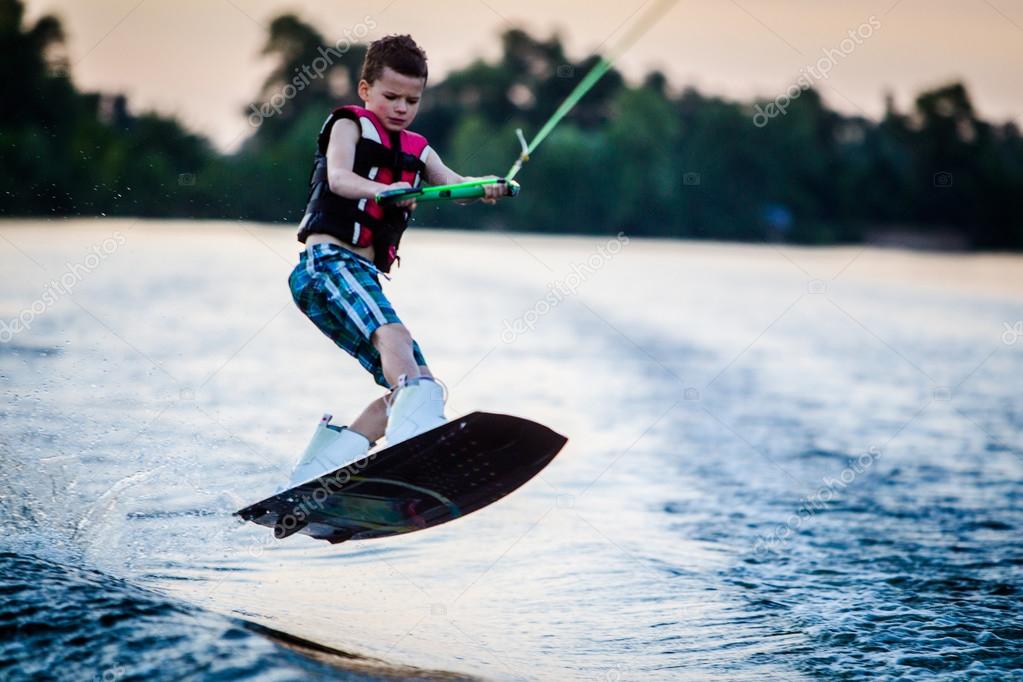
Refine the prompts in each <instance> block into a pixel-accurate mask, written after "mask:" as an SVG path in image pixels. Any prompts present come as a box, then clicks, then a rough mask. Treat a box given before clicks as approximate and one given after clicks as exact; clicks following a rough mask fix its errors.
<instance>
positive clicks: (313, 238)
mask: <svg viewBox="0 0 1023 682" xmlns="http://www.w3.org/2000/svg"><path fill="white" fill-rule="evenodd" d="M311 244H337V245H338V246H340V247H343V248H345V249H348V250H349V251H351V252H353V253H357V254H359V255H360V256H362V257H363V258H365V259H366V260H368V261H370V262H372V261H373V256H374V253H373V245H372V244H371V245H369V246H355V245H354V244H345V243H344V242H343V241H341V240H340V239H338V238H337V237H332V236H331V235H329V234H320V233H318V232H315V233H313V234H311V235H309V236H308V237H306V239H305V245H306V246H309V245H311Z"/></svg>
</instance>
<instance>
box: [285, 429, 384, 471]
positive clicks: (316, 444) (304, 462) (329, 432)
mask: <svg viewBox="0 0 1023 682" xmlns="http://www.w3.org/2000/svg"><path fill="white" fill-rule="evenodd" d="M330 420H331V415H329V414H325V415H323V418H322V419H320V423H319V424H317V425H316V431H315V432H314V433H313V437H312V440H310V441H309V445H308V446H307V447H306V449H305V452H304V453H302V457H300V458H299V460H298V464H296V465H295V468H294V470H292V472H291V487H294V486H296V485H298V484H299V483H305V482H306V481H311V480H312V479H314V478H317V477H319V476H322V475H324V474H329V473H330V472H332V471H334V470H335V469H340V468H341V467H342V466H344V465H345V464H349V463H351V462H354V461H356V460H358V459H362V458H363V457H365V456H366V454H367V453H368V452H369V448H370V445H371V443H370V442H369V440H368V439H367V438H366V437H365V436H363V435H362V434H361V433H358V432H356V431H352V430H351V429H349V428H348V427H347V426H335V425H333V424H331V423H330Z"/></svg>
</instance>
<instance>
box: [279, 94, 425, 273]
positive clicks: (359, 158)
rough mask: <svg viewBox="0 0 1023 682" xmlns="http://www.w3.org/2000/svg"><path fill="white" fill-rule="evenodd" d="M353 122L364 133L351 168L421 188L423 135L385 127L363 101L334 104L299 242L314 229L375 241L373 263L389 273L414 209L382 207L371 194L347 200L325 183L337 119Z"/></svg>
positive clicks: (361, 242) (320, 141)
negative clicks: (331, 141) (328, 154)
mask: <svg viewBox="0 0 1023 682" xmlns="http://www.w3.org/2000/svg"><path fill="white" fill-rule="evenodd" d="M342 118H347V119H351V120H352V121H355V123H356V125H358V126H359V129H360V130H361V132H362V136H361V137H360V138H359V142H358V144H357V145H356V146H355V163H354V164H353V166H352V170H353V171H354V172H355V173H356V174H358V175H361V176H362V177H364V178H369V179H370V180H373V181H375V182H379V183H382V184H385V185H389V184H391V183H392V182H403V181H404V182H407V183H409V184H410V185H412V186H413V187H418V186H419V184H420V177H421V176H422V174H423V172H424V171H425V169H426V163H425V162H426V157H427V156H428V155H429V153H430V147H429V145H428V144H427V142H426V138H425V137H423V136H422V135H418V134H416V133H413V132H410V131H408V130H402V131H400V132H393V131H389V130H387V129H386V128H385V127H384V125H383V124H382V123H381V122H380V119H378V118H377V117H376V115H375V114H374V113H373V112H371V111H369V110H368V109H364V108H362V107H360V106H355V105H348V106H344V107H339V108H337V109H335V110H334V111H333V112H332V113H331V114H330V116H328V117H327V121H326V122H325V123H324V124H323V128H322V129H320V135H319V138H318V139H317V143H316V158H315V160H314V161H313V172H312V176H311V177H310V180H309V202H308V204H307V205H306V209H305V216H304V217H303V218H302V223H301V224H300V225H299V227H298V241H300V242H302V243H303V244H304V243H305V240H306V238H307V237H308V236H309V235H310V234H313V233H322V234H329V235H331V236H333V237H337V238H338V239H340V240H341V241H343V242H345V243H347V244H353V245H355V246H369V245H370V244H372V245H373V251H374V260H373V263H374V264H375V265H376V266H377V268H378V269H379V270H380V271H381V272H390V270H391V264H392V263H394V261H396V260H397V261H399V264H400V260H401V259H400V258H399V257H398V243H399V242H400V241H401V235H402V233H403V232H404V231H405V228H406V227H408V221H409V216H410V213H411V212H410V211H409V210H408V209H405V208H400V207H398V206H380V205H379V204H377V202H375V201H374V200H372V199H348V198H346V197H342V196H340V195H338V194H334V193H333V192H331V191H330V185H329V184H328V182H327V145H328V143H329V142H330V131H331V130H332V129H333V127H334V123H336V122H337V121H338V119H342Z"/></svg>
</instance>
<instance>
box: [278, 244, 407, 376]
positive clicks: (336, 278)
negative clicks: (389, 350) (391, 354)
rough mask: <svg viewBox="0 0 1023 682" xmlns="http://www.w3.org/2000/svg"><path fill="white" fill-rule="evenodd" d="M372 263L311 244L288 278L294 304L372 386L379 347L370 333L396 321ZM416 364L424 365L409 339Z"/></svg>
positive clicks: (332, 246)
mask: <svg viewBox="0 0 1023 682" xmlns="http://www.w3.org/2000/svg"><path fill="white" fill-rule="evenodd" d="M377 272H378V270H377V268H376V266H375V265H373V263H372V262H370V261H369V260H367V259H365V258H363V257H362V256H360V255H358V254H357V253H354V252H352V251H350V250H348V249H346V248H344V247H342V246H338V245H337V244H327V243H320V244H313V245H312V246H310V247H307V248H306V249H305V250H304V251H302V253H301V255H300V256H299V260H298V265H296V266H295V269H294V270H292V271H291V276H290V277H288V286H290V287H291V297H292V298H293V299H294V300H295V305H297V306H298V308H299V310H301V311H302V312H303V313H305V315H306V317H308V318H309V319H310V320H312V321H313V324H315V325H316V326H317V327H318V328H319V329H320V331H322V332H323V333H324V334H326V335H327V336H328V337H330V340H331V341H333V342H334V343H336V344H337V345H338V346H340V347H341V348H343V349H344V350H345V351H346V352H348V354H349V355H351V356H352V357H354V358H355V359H356V360H358V361H359V364H361V365H362V366H363V367H365V368H366V371H368V372H369V373H370V374H372V375H373V378H374V379H375V380H376V382H377V384H379V385H380V386H383V387H385V388H391V386H389V385H388V383H387V379H386V378H384V371H383V367H382V366H381V364H380V351H378V350H377V349H376V348H374V347H373V344H372V343H371V342H370V336H371V335H372V334H373V332H374V331H376V329H377V327H379V326H380V325H383V324H391V323H394V324H401V320H400V319H398V316H397V314H395V312H394V308H393V307H391V304H390V302H389V301H388V300H387V297H386V296H384V292H383V289H381V288H380V280H379V278H378V277H377ZM412 355H413V357H414V358H415V361H416V364H417V365H420V366H422V365H425V364H426V359H425V358H424V357H423V353H422V351H421V350H420V349H419V344H418V343H417V342H416V341H414V340H413V341H412Z"/></svg>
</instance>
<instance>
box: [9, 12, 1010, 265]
mask: <svg viewBox="0 0 1023 682" xmlns="http://www.w3.org/2000/svg"><path fill="white" fill-rule="evenodd" d="M500 39H501V43H502V55H501V57H500V58H499V59H498V60H497V61H494V62H487V61H483V60H476V61H474V62H472V63H470V64H468V65H467V66H465V67H464V68H462V69H459V70H457V71H454V72H452V73H450V74H448V75H447V76H446V77H445V78H444V79H443V80H441V81H439V82H431V83H429V84H428V88H427V91H426V93H425V95H424V98H423V104H422V107H421V109H420V113H419V116H418V117H417V119H416V121H415V122H414V124H413V126H412V127H413V129H414V130H416V131H417V132H420V133H422V134H424V135H425V136H426V137H427V138H428V139H429V140H430V142H431V144H432V146H434V147H435V148H436V149H437V150H438V151H439V152H440V153H441V154H442V156H443V157H444V159H445V162H446V163H447V164H448V165H449V166H451V167H452V168H455V169H456V170H458V171H459V172H462V173H464V174H468V175H483V174H498V175H500V174H503V173H504V172H505V171H506V170H507V169H508V167H509V166H510V165H511V163H512V161H514V159H515V158H516V156H517V154H518V152H519V148H518V142H517V140H516V137H515V134H514V131H515V129H516V128H522V129H523V130H524V131H525V132H526V135H527V137H529V135H530V134H531V133H533V132H535V131H536V130H538V129H539V127H540V126H541V125H543V123H544V122H545V121H546V119H547V117H548V116H549V115H550V114H551V113H552V112H553V110H554V108H556V107H557V105H558V104H559V103H560V102H561V101H562V100H563V99H564V97H565V96H566V95H567V94H568V93H569V92H570V91H571V90H572V88H574V87H575V85H576V84H577V83H578V82H579V80H580V79H581V78H582V77H583V76H584V75H585V74H586V72H587V71H589V69H590V68H591V67H592V66H593V65H594V64H595V63H596V62H597V60H598V57H596V56H590V57H587V58H585V59H582V60H578V61H577V60H573V59H571V58H570V57H568V56H567V55H566V54H565V53H564V49H563V46H562V43H561V40H560V38H559V37H558V36H557V35H554V36H551V37H549V38H547V39H539V38H536V37H533V36H531V35H529V34H528V33H527V32H525V31H523V30H520V29H508V30H506V31H504V33H503V34H502V35H501V36H500ZM64 41H65V32H64V29H63V26H62V24H61V22H60V21H59V19H57V18H55V17H52V16H46V17H43V18H41V19H39V20H37V21H36V22H35V23H34V24H33V25H31V26H29V25H26V23H25V20H24V16H23V6H22V3H21V0H0V84H2V86H3V92H5V93H8V96H7V97H5V99H6V100H7V101H6V102H5V105H4V107H3V108H0V149H2V150H3V151H2V153H0V183H2V185H0V215H3V216H40V215H42V216H77V215H109V216H114V215H132V216H151V217H185V218H219V219H238V220H255V221H266V222H273V223H286V224H294V223H296V222H297V221H298V220H300V219H301V215H302V211H303V208H304V203H305V198H306V191H307V183H308V179H309V170H310V166H311V161H312V154H313V150H314V144H315V139H316V135H317V132H318V131H319V128H320V126H321V125H322V123H323V120H324V119H325V117H326V115H327V114H328V113H329V111H330V110H331V109H332V108H333V107H335V106H338V105H339V104H344V103H358V102H357V99H356V97H355V88H356V83H357V82H358V75H359V69H360V67H361V64H362V59H363V56H364V55H365V45H362V44H358V43H348V42H347V41H346V42H345V44H344V46H343V49H341V48H342V46H341V44H340V43H338V44H329V43H327V42H326V41H325V40H324V37H323V36H322V35H321V34H320V33H319V32H318V31H317V30H316V29H315V28H313V27H312V26H310V25H309V24H307V23H305V22H303V21H302V20H301V19H300V18H298V17H296V16H294V15H283V16H280V17H278V18H277V19H275V20H274V21H273V22H272V23H271V25H270V27H269V32H268V35H267V40H266V43H265V46H264V50H263V51H264V54H265V55H268V56H270V57H271V58H273V60H274V62H275V64H276V66H275V68H274V69H273V70H272V72H271V73H270V75H269V76H268V77H267V79H266V81H265V83H264V84H263V87H262V89H261V91H260V92H259V93H256V94H255V97H254V98H253V101H252V104H251V105H250V106H249V107H246V108H245V110H244V111H242V112H239V113H240V114H241V115H242V116H244V117H245V119H246V120H247V121H248V122H249V127H250V129H251V133H249V134H248V135H247V137H246V138H245V140H244V142H243V144H242V145H241V146H240V148H239V149H238V150H237V151H236V152H233V153H231V154H222V153H219V152H218V151H217V150H216V149H215V148H214V147H213V145H212V144H211V143H210V142H209V141H208V140H207V139H205V138H204V137H203V136H201V135H198V134H195V133H193V132H190V131H188V130H186V129H185V128H184V127H183V126H182V125H181V124H180V123H178V122H177V121H176V120H175V119H173V118H171V117H167V116H163V115H159V114H156V113H145V114H139V115H136V114H133V113H131V111H130V109H129V107H128V103H127V101H126V100H125V98H124V97H123V96H119V95H103V94H98V93H83V92H80V91H78V90H77V89H76V87H75V86H74V84H73V81H72V78H71V73H70V69H69V66H68V64H67V60H66V57H65V56H64ZM770 106H771V102H765V101H753V102H735V101H729V100H726V99H723V98H719V97H712V96H707V95H704V94H702V93H700V92H698V91H696V90H695V89H692V88H688V89H685V90H683V91H681V92H676V91H674V90H673V89H672V87H671V86H670V84H669V82H668V80H667V78H666V77H665V76H664V74H662V73H660V72H657V71H654V72H651V73H649V74H647V76H646V77H645V78H644V79H643V80H642V82H641V83H639V84H629V83H627V82H626V81H625V79H624V78H623V77H622V75H621V74H620V73H619V72H618V71H617V70H615V69H611V70H610V71H609V72H608V73H607V74H606V75H605V76H604V78H603V79H602V80H601V81H599V82H598V84H597V85H596V87H595V88H594V89H593V90H592V91H590V92H589V93H588V94H587V95H586V97H584V98H583V99H582V100H581V101H580V102H579V104H578V105H577V106H576V108H575V109H574V110H573V111H572V112H571V113H570V114H569V115H568V116H567V117H566V119H565V120H564V121H563V122H562V124H561V125H560V126H559V127H557V128H556V129H555V130H554V132H553V133H552V134H551V136H550V137H549V138H548V139H547V140H546V141H545V142H544V144H543V145H541V147H540V148H539V149H538V150H537V152H536V153H535V154H534V157H533V159H531V160H530V161H529V162H528V163H527V164H526V166H525V168H524V169H523V170H522V172H521V173H520V174H519V176H518V179H519V180H520V181H521V183H522V186H523V191H522V193H521V194H520V195H519V197H517V198H516V199H515V200H512V201H506V202H502V203H501V204H499V206H498V208H496V209H495V208H491V207H478V206H470V207H458V206H454V205H450V204H423V205H420V207H419V209H417V211H416V216H415V225H416V226H445V227H458V228H463V229H507V230H523V231H538V232H546V233H551V232H559V233H579V234H608V235H610V234H617V233H618V231H620V230H624V231H626V232H627V233H628V234H630V235H637V236H657V237H687V238H707V239H728V240H770V241H786V242H794V243H807V244H832V243H845V242H857V241H862V240H864V239H866V238H868V237H870V236H871V235H875V234H878V233H881V234H883V233H885V232H886V231H888V232H894V231H910V232H912V233H914V234H918V235H923V236H925V237H926V236H927V235H932V236H935V237H938V236H947V235H953V236H954V237H956V239H957V240H958V241H959V242H960V243H962V244H964V245H966V246H969V247H971V248H978V249H979V248H983V249H1021V248H1023V191H1020V190H1021V189H1023V138H1021V135H1020V131H1019V128H1018V127H1017V126H1016V125H1015V124H1014V123H1011V122H1010V123H1003V124H996V123H991V122H987V121H984V120H982V119H981V118H980V117H979V116H978V115H977V113H976V112H975V111H974V108H973V105H972V103H971V100H970V97H969V93H968V91H967V89H966V87H965V86H964V85H962V84H960V83H951V84H949V85H947V86H944V87H940V88H936V89H934V90H931V91H928V92H924V93H922V94H921V95H919V96H918V97H917V98H916V100H915V102H914V104H913V107H912V109H911V110H910V111H907V112H900V111H898V110H897V108H896V107H895V105H894V104H893V103H892V100H891V98H889V99H888V100H887V106H886V111H885V114H884V115H883V117H882V118H881V119H880V120H879V121H873V120H870V119H868V118H865V117H861V116H850V115H843V114H841V113H838V112H835V111H832V110H830V109H829V108H828V107H827V106H826V105H825V104H824V102H823V101H822V99H821V97H820V95H819V93H818V92H817V91H816V90H814V89H812V88H811V89H806V90H803V91H802V92H801V93H800V94H799V96H798V97H796V98H793V99H792V100H791V101H790V102H789V103H788V106H787V108H786V110H785V112H784V114H780V113H779V112H777V111H774V112H773V113H774V115H773V116H772V117H765V116H764V115H763V112H764V111H770ZM758 118H759V120H758Z"/></svg>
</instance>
